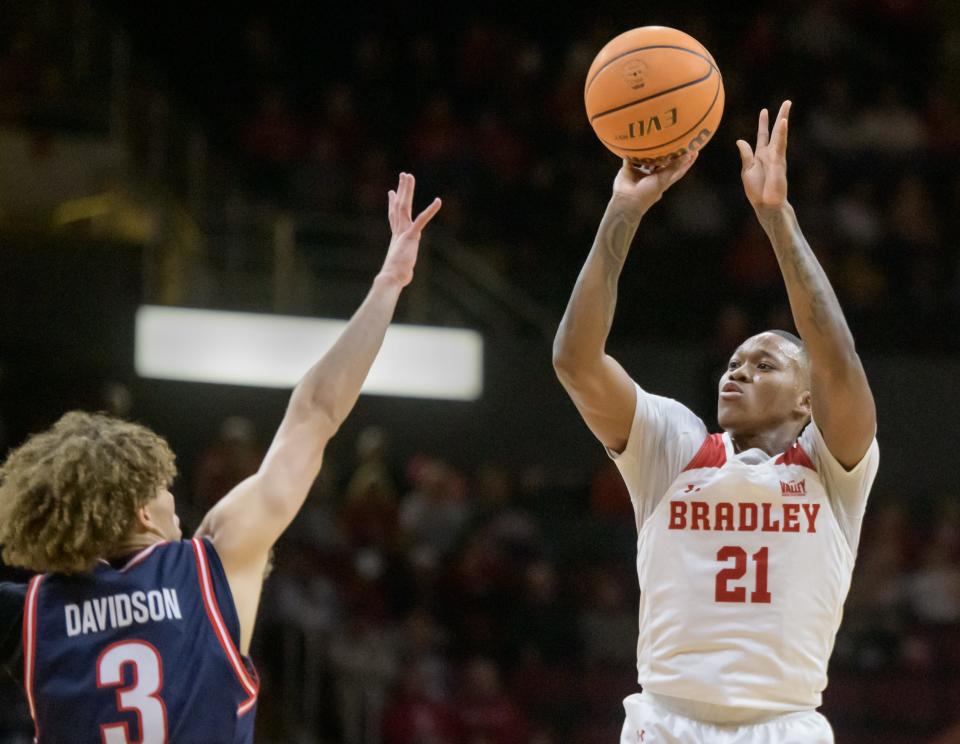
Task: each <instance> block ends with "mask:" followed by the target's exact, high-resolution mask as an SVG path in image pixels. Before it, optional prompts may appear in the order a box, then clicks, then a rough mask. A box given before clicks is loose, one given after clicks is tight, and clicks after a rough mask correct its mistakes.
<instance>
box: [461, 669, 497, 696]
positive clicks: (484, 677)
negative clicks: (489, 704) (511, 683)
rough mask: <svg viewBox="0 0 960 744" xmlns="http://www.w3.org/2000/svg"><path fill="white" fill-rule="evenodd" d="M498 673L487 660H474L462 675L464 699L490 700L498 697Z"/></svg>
mask: <svg viewBox="0 0 960 744" xmlns="http://www.w3.org/2000/svg"><path fill="white" fill-rule="evenodd" d="M500 691H501V690H500V671H499V670H498V669H497V666H496V664H494V663H493V662H492V661H490V660H489V659H474V660H473V661H472V662H470V664H469V666H467V669H466V672H465V673H464V694H465V697H468V698H472V699H478V700H492V699H493V698H496V697H499V695H500Z"/></svg>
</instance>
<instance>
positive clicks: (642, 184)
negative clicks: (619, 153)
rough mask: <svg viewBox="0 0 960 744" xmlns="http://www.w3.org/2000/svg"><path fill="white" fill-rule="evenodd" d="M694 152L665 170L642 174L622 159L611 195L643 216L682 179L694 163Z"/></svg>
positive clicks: (695, 156)
mask: <svg viewBox="0 0 960 744" xmlns="http://www.w3.org/2000/svg"><path fill="white" fill-rule="evenodd" d="M697 154H698V153H696V152H690V153H687V154H686V155H684V156H683V157H681V158H678V159H677V160H675V161H674V162H673V163H671V164H670V165H668V166H667V167H665V168H661V169H660V170H657V171H654V172H653V173H646V174H645V173H642V172H641V171H640V170H638V169H637V168H635V167H634V166H633V165H631V163H630V161H629V160H626V159H624V161H623V167H622V168H620V172H619V173H617V177H616V179H614V182H613V195H614V197H616V198H619V199H621V200H623V202H624V203H626V204H627V205H629V206H630V208H631V209H634V210H636V212H637V214H638V216H641V215H643V213H644V212H646V211H647V210H648V209H650V207H652V206H653V205H654V204H656V203H657V202H658V201H660V197H661V196H663V192H664V191H666V190H667V189H669V188H670V187H671V186H673V184H675V183H676V182H677V181H679V180H680V179H681V178H683V176H684V174H686V172H687V171H688V170H690V166H692V165H693V164H694V162H696V159H697Z"/></svg>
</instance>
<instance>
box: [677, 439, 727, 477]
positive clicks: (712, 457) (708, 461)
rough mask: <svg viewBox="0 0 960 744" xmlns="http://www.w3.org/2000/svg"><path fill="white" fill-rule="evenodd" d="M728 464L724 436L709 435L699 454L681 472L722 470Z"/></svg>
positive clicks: (698, 451)
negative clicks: (707, 469) (705, 469)
mask: <svg viewBox="0 0 960 744" xmlns="http://www.w3.org/2000/svg"><path fill="white" fill-rule="evenodd" d="M726 462H727V448H726V445H724V443H723V434H707V438H706V439H704V440H703V444H701V445H700V449H699V450H697V454H695V455H694V456H693V459H692V460H691V461H690V462H688V463H687V464H686V465H685V466H684V468H683V470H682V471H681V472H683V473H685V472H687V471H688V470H696V469H697V468H722V467H723V466H724V465H725V464H726Z"/></svg>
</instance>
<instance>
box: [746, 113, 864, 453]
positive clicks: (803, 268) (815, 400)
mask: <svg viewBox="0 0 960 744" xmlns="http://www.w3.org/2000/svg"><path fill="white" fill-rule="evenodd" d="M790 105H791V104H790V101H785V102H784V103H783V105H782V106H781V107H780V113H779V114H778V115H777V120H776V122H775V123H774V126H773V132H772V134H771V133H770V132H769V123H768V114H767V110H766V109H764V110H763V111H761V112H760V123H759V127H758V131H757V143H756V150H755V151H754V150H752V149H751V148H750V145H749V144H747V143H746V142H744V141H743V140H738V141H737V147H738V148H739V150H740V158H741V161H742V166H743V168H742V171H741V177H742V179H743V187H744V191H745V192H746V194H747V199H749V201H750V204H751V205H752V206H753V208H754V211H755V212H756V214H757V219H758V220H759V221H760V225H761V226H762V227H763V230H764V232H766V234H767V237H769V238H770V242H771V243H772V244H773V251H774V253H775V254H776V256H777V262H778V263H779V264H780V271H781V272H782V274H783V280H784V283H785V284H786V286H787V296H788V297H789V299H790V309H791V311H792V312H793V321H794V323H796V326H797V331H799V333H800V337H801V338H802V339H803V340H804V343H806V345H807V350H808V352H809V354H810V373H811V382H810V395H811V401H812V405H813V417H814V419H815V420H816V422H817V425H818V426H819V427H820V431H821V432H823V439H824V442H826V444H827V447H828V448H829V449H830V452H831V453H832V454H833V456H834V457H835V458H836V459H837V460H838V461H839V462H840V464H841V465H843V466H844V467H845V468H848V469H851V468H853V467H854V466H856V464H857V463H858V462H860V460H861V459H862V458H863V456H864V455H865V454H866V452H867V449H868V448H869V447H870V443H871V442H872V441H873V437H874V435H875V434H876V429H877V411H876V407H875V405H874V401H873V394H872V393H871V392H870V385H869V383H868V382H867V376H866V373H865V372H864V370H863V365H862V364H861V362H860V357H859V356H858V355H857V350H856V347H855V346H854V342H853V335H852V334H851V333H850V328H849V327H848V326H847V321H846V319H845V318H844V317H843V311H842V310H841V309H840V303H839V302H838V301H837V296H836V294H834V291H833V287H831V286H830V281H829V280H828V279H827V275H826V274H825V273H824V271H823V268H822V267H821V266H820V262H819V261H817V257H816V256H815V255H814V253H813V251H812V250H811V248H810V245H809V244H808V243H807V241H806V239H805V238H804V237H803V233H802V232H801V231H800V225H799V224H798V222H797V215H796V214H795V213H794V211H793V207H792V206H791V205H790V203H789V202H788V201H787V130H788V127H789V124H788V120H789V115H790Z"/></svg>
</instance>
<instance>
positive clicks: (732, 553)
mask: <svg viewBox="0 0 960 744" xmlns="http://www.w3.org/2000/svg"><path fill="white" fill-rule="evenodd" d="M767 555H768V549H767V548H760V550H758V551H757V552H756V553H754V554H753V555H752V556H750V558H752V559H753V562H754V564H755V565H756V576H755V579H754V588H753V591H751V592H750V602H752V603H754V604H769V603H770V592H769V591H767ZM717 560H718V561H720V562H721V563H729V562H730V561H731V560H732V561H733V565H732V566H728V567H727V568H724V569H721V570H720V571H719V572H718V573H717V582H716V590H715V593H714V597H713V598H714V601H716V602H746V601H747V590H746V587H744V586H734V587H731V586H730V582H731V581H738V580H739V579H742V578H743V577H744V575H745V574H746V573H747V551H746V550H744V549H743V548H741V547H739V546H736V545H727V546H725V547H722V548H720V550H718V551H717Z"/></svg>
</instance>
